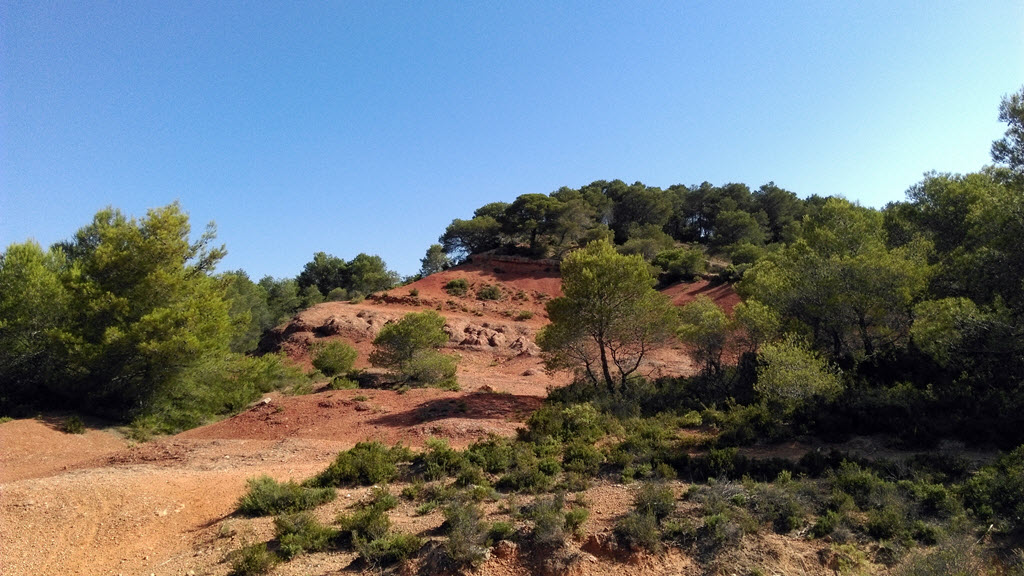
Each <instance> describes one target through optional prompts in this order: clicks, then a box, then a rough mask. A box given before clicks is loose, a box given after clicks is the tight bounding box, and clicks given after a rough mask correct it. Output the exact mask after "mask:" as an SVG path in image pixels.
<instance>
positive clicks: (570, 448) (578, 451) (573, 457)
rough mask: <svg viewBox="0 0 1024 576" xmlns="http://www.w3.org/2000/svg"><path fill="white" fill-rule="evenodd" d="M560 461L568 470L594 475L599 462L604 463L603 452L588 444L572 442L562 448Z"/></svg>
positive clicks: (599, 465) (599, 464)
mask: <svg viewBox="0 0 1024 576" xmlns="http://www.w3.org/2000/svg"><path fill="white" fill-rule="evenodd" d="M562 463H563V466H564V467H565V469H566V470H567V471H569V472H575V473H577V474H579V475H581V476H596V475H597V472H598V470H599V469H600V467H601V464H602V463H604V454H603V453H602V452H601V451H600V450H598V449H597V448H595V447H594V446H592V445H590V444H586V443H583V442H573V443H571V444H566V445H565V447H564V448H563V450H562Z"/></svg>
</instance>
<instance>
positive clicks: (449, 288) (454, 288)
mask: <svg viewBox="0 0 1024 576" xmlns="http://www.w3.org/2000/svg"><path fill="white" fill-rule="evenodd" d="M444 291H445V292H447V293H448V294H451V295H452V296H465V295H466V293H467V292H469V282H466V279H465V278H456V279H454V280H449V281H448V283H447V284H445V285H444Z"/></svg>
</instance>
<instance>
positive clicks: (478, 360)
mask: <svg viewBox="0 0 1024 576" xmlns="http://www.w3.org/2000/svg"><path fill="white" fill-rule="evenodd" d="M496 269H497V270H496ZM453 278H465V279H467V281H469V282H470V284H471V285H472V286H473V287H474V288H475V287H478V286H480V285H483V284H497V285H499V287H500V288H501V289H502V290H503V292H504V293H505V298H504V299H503V300H502V301H499V302H493V301H488V302H484V301H479V300H475V299H473V298H472V291H471V295H470V296H467V297H465V298H453V297H451V296H449V295H447V294H446V293H445V292H444V291H443V289H442V287H443V286H444V284H445V283H446V282H447V281H448V280H450V279H453ZM559 289H560V281H559V278H558V273H557V270H554V271H552V270H551V269H550V268H544V267H538V266H533V267H532V268H531V267H530V266H529V265H524V264H519V263H515V262H497V261H495V262H484V263H482V264H477V265H474V266H464V267H460V268H456V269H453V270H449V271H446V272H444V273H440V274H436V275H433V276H430V277H428V278H426V279H424V280H421V281H420V282H417V283H416V284H413V285H411V286H406V287H403V288H401V289H396V290H393V291H392V292H391V293H390V294H388V295H386V296H385V297H382V298H378V299H370V300H366V301H364V302H362V303H359V304H350V303H338V302H333V303H325V304H321V305H318V306H316V307H314V308H312V309H310V310H308V311H305V312H303V313H301V314H300V315H298V316H297V317H296V318H295V319H293V320H292V322H290V323H289V324H288V326H286V327H281V328H279V329H277V332H276V334H275V335H274V337H273V338H271V339H270V341H268V343H266V344H267V345H268V346H271V347H277V348H280V349H283V350H285V351H287V352H288V353H289V355H290V356H291V357H292V358H293V359H295V360H296V361H297V362H300V363H303V364H307V365H308V362H309V359H308V354H307V351H308V345H309V344H310V343H311V342H313V341H316V340H319V339H333V338H340V339H344V340H345V341H347V342H350V343H352V344H353V345H354V346H356V348H357V349H358V350H359V351H360V358H361V362H362V364H361V365H362V366H365V358H366V357H367V355H368V353H369V350H370V341H371V340H372V338H373V335H374V334H376V331H378V330H379V329H380V327H381V326H382V325H383V324H384V323H385V322H387V321H389V320H394V319H397V318H399V317H401V315H402V314H404V313H406V312H408V311H411V310H422V309H425V308H430V309H437V308H438V307H440V308H441V313H442V314H444V315H445V317H446V318H447V319H448V327H447V329H448V331H449V336H450V342H449V348H450V353H455V354H458V355H459V356H460V357H461V360H460V363H459V373H458V378H459V381H460V383H461V384H462V390H461V391H459V392H446V391H441V390H436V389H412V390H409V391H408V392H406V393H404V394H400V393H398V392H395V391H391V390H376V389H374V390H339V391H330V390H322V391H319V392H317V393H314V394H310V395H306V396H281V395H280V394H271V395H269V396H268V397H267V398H265V399H263V400H261V401H260V402H257V403H256V404H254V405H253V406H252V407H250V408H249V409H248V410H247V411H245V412H242V413H241V414H238V415H236V416H234V417H232V418H229V419H226V420H223V421H220V422H216V423H213V424H209V425H207V426H203V427H200V428H196V429H194V430H189V431H187V432H184V433H182V434H178V435H176V436H172V437H166V438H161V439H158V440H155V441H152V442H148V443H145V444H134V443H132V442H130V441H128V440H126V439H125V438H124V437H123V436H121V435H120V434H119V432H118V431H117V430H115V429H112V428H107V429H102V428H97V427H90V429H89V430H88V431H87V432H86V433H85V434H83V435H73V434H66V433H64V432H62V431H60V429H59V423H60V419H58V418H50V419H37V420H15V421H10V422H6V423H4V424H0V574H3V575H7V576H20V575H25V576H29V575H32V576H35V575H41V574H126V575H127V574H175V575H183V574H210V575H221V574H227V573H228V572H229V571H230V567H229V565H228V563H227V562H226V561H225V556H226V554H227V553H228V552H230V551H231V550H234V549H237V548H239V547H240V546H241V545H243V543H245V542H258V541H266V540H268V539H270V538H271V537H272V533H273V527H272V520H271V519H242V518H238V517H235V516H233V513H234V510H235V507H236V502H237V500H238V498H239V496H240V495H241V494H242V493H243V492H244V489H245V483H246V480H247V479H248V478H252V477H255V476H258V475H260V474H268V475H270V476H272V477H274V478H276V479H279V480H286V479H295V480H301V479H304V478H307V477H309V476H311V475H313V474H315V473H317V472H319V471H321V470H323V469H324V468H325V467H326V466H327V465H328V463H329V462H330V461H331V460H333V458H334V456H335V455H336V454H337V453H338V452H339V451H340V450H344V449H348V448H350V447H352V446H353V445H354V444H355V443H356V442H359V441H363V440H380V441H382V442H385V443H388V444H392V443H395V442H402V443H404V444H406V445H410V446H413V447H420V446H422V445H423V443H424V442H425V440H426V439H427V438H430V437H441V438H445V439H447V440H448V441H449V442H450V443H451V444H452V445H454V446H465V445H468V444H469V443H471V442H473V441H474V440H476V439H479V438H483V437H486V436H487V435H489V434H498V435H503V436H509V435H513V434H514V433H515V431H516V429H517V428H518V427H520V426H521V425H522V422H523V421H524V420H525V419H526V418H527V417H528V415H529V414H530V413H531V412H532V411H533V410H535V409H537V408H538V407H539V406H540V404H541V402H542V401H543V398H544V396H545V395H546V391H547V389H548V388H549V387H553V386H561V385H564V384H565V383H567V382H568V380H569V376H568V375H566V374H557V375H551V374H546V373H545V372H544V371H543V368H542V364H541V361H540V358H539V356H538V355H537V350H536V346H535V345H534V343H533V338H534V336H535V334H536V332H537V330H539V329H540V328H541V327H542V326H543V325H544V324H545V323H546V318H545V317H544V308H543V304H544V302H545V301H546V300H547V299H549V298H552V297H557V296H558V295H559V294H560V292H559ZM411 290H416V291H417V293H416V295H415V296H412V295H410V291H411ZM668 292H669V294H670V295H671V296H672V297H673V298H674V300H675V301H676V302H677V303H682V302H685V301H688V300H690V299H692V298H693V297H695V296H696V294H699V293H708V295H709V296H711V297H713V298H714V299H715V300H716V301H719V302H720V303H721V304H722V305H723V307H727V308H731V306H732V305H733V304H735V301H736V297H735V293H733V292H731V290H728V289H727V288H726V289H724V290H723V289H722V288H720V287H719V288H710V287H708V286H707V285H706V283H697V284H691V285H688V286H686V287H676V288H674V289H670V290H669V291H668ZM522 311H527V312H530V313H531V314H532V317H531V318H523V317H522V316H524V315H520V313H521V312H522ZM516 318H520V319H518V320H517V319H516ZM645 370H646V371H647V373H649V374H652V375H660V374H686V373H689V371H691V370H692V364H691V362H690V360H689V358H688V355H687V354H686V353H685V350H683V349H682V347H676V348H671V349H667V350H663V351H661V352H659V354H658V355H656V356H655V357H653V358H652V359H651V362H649V363H648V365H647V366H646V367H645ZM357 397H365V399H359V400H357V399H356V398H357ZM678 489H679V491H680V492H682V490H683V489H684V487H683V486H682V485H681V484H680V485H679V486H678ZM365 494H366V490H365V489H359V490H350V491H344V490H343V491H341V492H340V495H339V498H338V500H337V501H335V502H333V503H331V504H329V505H327V506H323V507H321V508H320V509H318V510H317V514H318V515H320V516H322V518H323V519H324V520H333V518H334V516H335V515H336V514H337V512H338V511H339V510H342V509H344V508H346V507H348V506H351V505H352V504H353V503H354V502H357V501H358V500H359V499H360V498H361V497H363V496H365ZM587 498H588V499H589V500H590V502H591V510H592V514H591V517H590V519H589V520H588V521H587V526H586V528H587V532H588V533H590V534H600V533H605V532H607V531H608V530H609V529H610V527H611V525H612V523H613V522H614V519H615V517H617V516H618V515H620V514H622V513H623V512H624V511H625V510H627V509H628V508H629V504H630V499H631V492H630V489H629V488H628V487H625V486H621V485H615V484H602V485H598V486H596V487H594V488H592V489H591V490H590V491H588V494H587ZM489 513H490V514H491V515H492V516H494V517H495V518H497V517H498V516H500V514H499V513H498V512H497V510H495V509H491V510H489ZM392 519H393V520H394V521H395V523H396V524H397V525H398V527H399V528H400V529H402V530H405V531H412V532H418V533H428V534H429V533H430V531H431V530H434V529H436V528H437V527H438V526H439V525H440V522H441V518H440V515H439V514H436V513H435V514H430V515H426V516H416V515H415V514H414V513H413V509H412V505H411V504H409V503H403V504H402V505H401V506H400V507H399V508H398V509H396V510H395V511H393V512H392ZM489 520H492V519H491V518H489ZM777 540H778V538H777V537H775V536H771V537H768V538H765V539H764V540H763V541H761V542H759V543H757V547H760V548H764V550H763V552H764V554H767V555H768V556H767V557H774V558H776V561H775V563H776V564H777V565H778V566H777V568H778V573H785V574H826V573H832V572H831V570H828V569H827V568H826V567H824V566H822V562H821V560H819V557H818V553H819V551H818V550H817V546H818V545H817V544H812V543H807V542H806V541H800V540H794V539H788V540H785V541H782V540H778V541H777ZM588 545H589V546H590V547H589V548H588ZM580 548H582V550H580ZM574 550H575V552H574V553H575V554H576V556H573V557H572V558H570V559H568V560H565V562H564V563H565V564H567V565H568V566H570V568H571V569H570V572H572V573H573V574H607V573H617V574H623V575H632V574H636V575H639V574H696V573H697V568H696V564H695V563H694V561H693V560H692V559H691V558H689V557H688V556H686V555H685V554H682V553H680V552H672V553H669V554H667V555H665V556H662V557H649V556H643V555H640V556H637V555H633V556H630V557H629V558H626V559H623V558H618V559H616V558H614V557H607V556H602V554H601V547H600V545H599V543H597V544H595V542H590V543H587V542H579V543H577V544H576V548H574ZM584 550H591V551H592V552H594V553H593V554H592V553H591V552H586V551H584ZM783 552H784V553H783ZM353 559H354V556H353V555H351V554H338V553H333V554H313V555H306V556H302V557H300V558H297V559H296V560H294V561H292V562H290V563H288V564H283V565H281V566H279V567H278V568H277V569H276V570H275V572H274V573H275V574H330V573H337V572H338V571H348V570H354V568H351V567H349V564H350V563H351V562H352V560H353ZM534 560H536V559H533V560H531V559H524V558H523V557H522V556H521V555H516V554H511V555H507V554H506V555H499V554H496V555H495V556H494V557H492V559H491V560H490V561H488V562H487V563H486V564H485V565H484V567H483V568H482V569H481V570H480V573H481V574H485V575H494V576H498V575H512V574H530V573H532V572H533V571H534V569H536V567H537V564H536V562H534ZM762 560H763V558H762ZM531 562H532V563H531Z"/></svg>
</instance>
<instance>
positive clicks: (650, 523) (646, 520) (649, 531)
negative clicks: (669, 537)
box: [615, 510, 661, 552]
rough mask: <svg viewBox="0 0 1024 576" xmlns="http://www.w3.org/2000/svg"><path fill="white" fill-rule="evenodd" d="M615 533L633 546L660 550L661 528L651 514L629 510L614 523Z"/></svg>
mask: <svg viewBox="0 0 1024 576" xmlns="http://www.w3.org/2000/svg"><path fill="white" fill-rule="evenodd" d="M615 535H616V536H618V537H619V539H621V540H622V541H623V542H625V543H627V544H628V545H630V546H633V547H637V548H645V549H647V550H650V551H652V552H657V551H659V550H661V530H660V528H659V527H658V521H657V520H656V519H655V518H654V515H653V514H645V513H643V512H638V511H636V510H633V511H631V512H629V513H628V514H626V515H625V516H623V517H622V518H620V519H619V520H618V522H616V523H615Z"/></svg>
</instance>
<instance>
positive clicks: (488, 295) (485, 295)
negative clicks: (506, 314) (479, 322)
mask: <svg viewBox="0 0 1024 576" xmlns="http://www.w3.org/2000/svg"><path fill="white" fill-rule="evenodd" d="M476 297H477V298H478V299H480V300H501V299H502V293H501V288H499V287H497V286H495V285H493V284H484V285H483V286H481V287H480V288H479V289H478V290H477V291H476Z"/></svg>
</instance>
